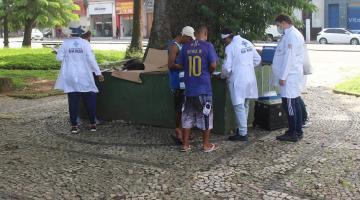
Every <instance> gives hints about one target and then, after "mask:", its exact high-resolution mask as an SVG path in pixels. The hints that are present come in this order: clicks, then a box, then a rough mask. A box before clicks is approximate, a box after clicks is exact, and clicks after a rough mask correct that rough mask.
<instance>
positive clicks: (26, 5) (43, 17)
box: [14, 0, 79, 47]
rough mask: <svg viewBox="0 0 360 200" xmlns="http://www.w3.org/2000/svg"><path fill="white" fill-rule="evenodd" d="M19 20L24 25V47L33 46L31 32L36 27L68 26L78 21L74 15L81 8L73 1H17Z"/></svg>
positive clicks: (16, 13)
mask: <svg viewBox="0 0 360 200" xmlns="http://www.w3.org/2000/svg"><path fill="white" fill-rule="evenodd" d="M16 7H17V11H16V12H14V14H15V15H17V18H18V19H19V20H21V21H22V22H23V24H24V39H23V43H22V46H23V47H28V46H31V30H32V28H33V27H35V26H39V27H53V26H55V25H66V24H68V23H69V22H70V21H72V20H76V19H78V16H77V15H76V14H74V13H73V11H74V10H79V6H77V5H76V4H74V3H73V1H72V0H17V1H16Z"/></svg>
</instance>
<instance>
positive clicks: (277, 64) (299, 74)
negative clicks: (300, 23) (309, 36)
mask: <svg viewBox="0 0 360 200" xmlns="http://www.w3.org/2000/svg"><path fill="white" fill-rule="evenodd" d="M304 46H305V41H304V36H303V35H302V34H301V33H300V32H299V31H298V30H297V29H296V28H295V27H294V26H291V27H290V28H288V29H286V30H285V34H284V36H283V37H282V39H281V40H280V42H279V44H278V45H277V48H276V52H275V55H274V60H273V65H272V85H273V86H275V87H280V95H281V96H282V97H284V98H296V97H299V96H300V95H301V91H302V88H303V84H304V82H303V81H304V80H303V78H304V75H303V63H304ZM279 80H285V81H286V83H285V85H284V86H280V85H279Z"/></svg>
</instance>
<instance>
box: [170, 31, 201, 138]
mask: <svg viewBox="0 0 360 200" xmlns="http://www.w3.org/2000/svg"><path fill="white" fill-rule="evenodd" d="M194 32H195V31H194V29H193V28H192V27H190V26H186V27H184V28H183V29H182V31H181V34H179V35H178V36H176V38H175V39H174V40H173V41H171V43H170V46H169V57H168V68H169V81H170V89H171V92H172V94H173V96H174V105H175V125H176V128H175V134H176V137H175V139H176V141H177V143H179V144H181V143H182V129H181V108H182V105H183V102H184V92H185V83H184V70H183V69H182V67H181V66H180V65H179V64H178V63H179V54H180V51H181V46H182V44H184V43H187V42H190V41H191V40H194V39H195V36H194Z"/></svg>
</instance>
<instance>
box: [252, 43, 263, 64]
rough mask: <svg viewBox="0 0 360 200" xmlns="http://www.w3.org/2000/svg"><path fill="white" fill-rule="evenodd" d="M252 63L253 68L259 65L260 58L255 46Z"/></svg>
mask: <svg viewBox="0 0 360 200" xmlns="http://www.w3.org/2000/svg"><path fill="white" fill-rule="evenodd" d="M253 61H254V67H256V66H258V65H260V63H261V56H260V55H259V53H258V52H257V51H256V48H255V46H253Z"/></svg>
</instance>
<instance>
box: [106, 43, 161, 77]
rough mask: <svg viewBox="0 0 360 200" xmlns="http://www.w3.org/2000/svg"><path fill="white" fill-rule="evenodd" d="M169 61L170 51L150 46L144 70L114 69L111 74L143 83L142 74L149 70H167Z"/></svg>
mask: <svg viewBox="0 0 360 200" xmlns="http://www.w3.org/2000/svg"><path fill="white" fill-rule="evenodd" d="M167 62H168V51H167V50H158V49H153V48H150V49H149V51H148V54H147V56H146V58H145V61H144V65H145V69H144V70H132V71H114V72H112V74H111V76H113V77H116V78H120V79H124V80H127V81H132V82H135V83H142V80H141V78H140V74H142V73H147V72H161V71H167V70H168V68H167Z"/></svg>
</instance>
